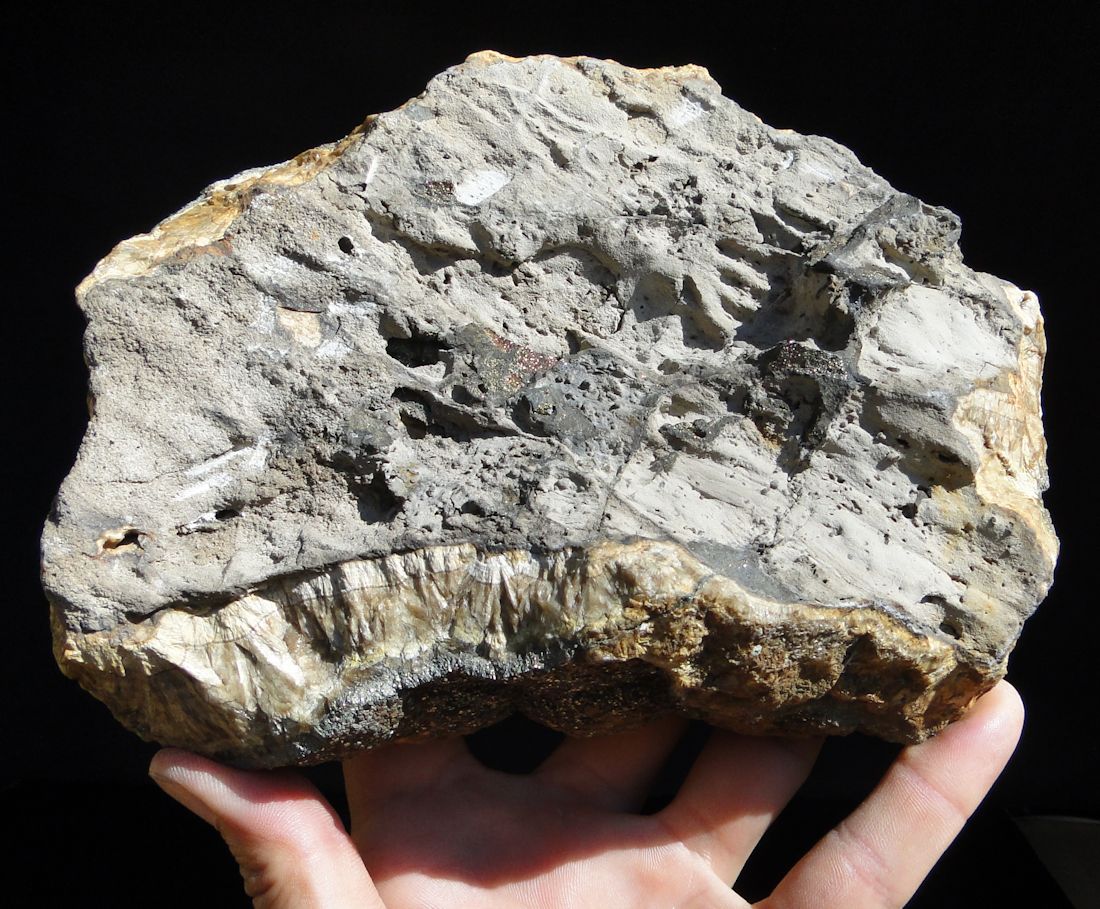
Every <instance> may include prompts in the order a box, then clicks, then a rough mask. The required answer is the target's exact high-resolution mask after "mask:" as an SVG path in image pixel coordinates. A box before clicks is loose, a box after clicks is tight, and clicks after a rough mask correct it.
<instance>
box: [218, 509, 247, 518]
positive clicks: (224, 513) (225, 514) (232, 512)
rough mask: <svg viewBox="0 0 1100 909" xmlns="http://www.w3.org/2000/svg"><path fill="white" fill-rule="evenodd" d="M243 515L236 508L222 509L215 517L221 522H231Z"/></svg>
mask: <svg viewBox="0 0 1100 909" xmlns="http://www.w3.org/2000/svg"><path fill="white" fill-rule="evenodd" d="M240 516H241V513H240V512H239V511H238V510H237V509H236V508H222V509H220V510H218V511H215V512H214V517H215V518H217V519H218V520H219V521H231V520H233V518H239V517H240Z"/></svg>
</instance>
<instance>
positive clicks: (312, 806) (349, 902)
mask: <svg viewBox="0 0 1100 909" xmlns="http://www.w3.org/2000/svg"><path fill="white" fill-rule="evenodd" d="M149 775H150V776H151V777H152V778H153V780H154V781H155V782H156V783H157V785H158V786H160V788H161V789H163V790H164V791H165V792H167V793H168V794H169V795H170V796H172V798H174V799H175V800H176V801H178V802H180V804H182V805H183V806H184V807H186V808H189V809H190V810H191V811H193V812H194V813H195V814H197V815H198V816H199V817H201V818H202V819H203V820H205V821H207V822H208V823H210V824H213V825H214V827H216V828H217V830H218V832H219V833H220V834H221V835H222V837H223V839H225V842H226V844H227V845H228V846H229V849H230V851H231V852H232V853H233V857H234V858H235V859H236V860H237V863H238V864H239V865H240V867H241V876H242V877H243V878H244V887H245V891H246V892H247V893H248V895H249V896H250V897H251V898H252V901H253V904H254V905H255V906H256V907H257V909H344V907H348V909H351V907H355V909H383V905H382V899H381V897H380V896H379V895H378V891H377V890H376V889H375V887H374V884H373V882H372V881H371V879H370V875H368V874H367V870H366V868H365V867H364V866H363V862H362V859H361V858H360V857H359V853H358V852H357V851H356V849H355V846H354V845H353V844H352V842H351V839H350V838H349V837H348V835H347V833H346V832H345V830H344V827H343V824H341V822H340V818H339V817H338V816H337V814H336V812H335V811H333V809H332V807H331V806H330V805H329V804H328V802H326V801H325V799H324V797H323V796H322V795H321V793H320V792H318V791H317V789H316V787H315V786H313V784H312V783H310V782H309V781H308V780H306V779H305V778H304V777H303V776H301V775H300V774H296V773H291V772H286V771H281V772H273V771H248V770H236V769H234V768H232V767H226V766H224V765H222V764H218V763H216V762H214V761H210V760H207V759H206V758H202V757H199V756H198V755H197V754H191V753H190V752H188V751H181V750H179V749H177V748H165V749H162V750H161V751H159V752H158V753H157V754H156V756H155V757H154V758H153V761H152V764H150V766H149Z"/></svg>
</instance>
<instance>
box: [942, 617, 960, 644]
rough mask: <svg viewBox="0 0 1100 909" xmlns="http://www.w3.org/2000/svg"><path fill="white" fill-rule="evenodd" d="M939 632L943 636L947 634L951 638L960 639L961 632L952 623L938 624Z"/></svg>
mask: <svg viewBox="0 0 1100 909" xmlns="http://www.w3.org/2000/svg"><path fill="white" fill-rule="evenodd" d="M940 631H942V632H943V633H944V634H949V635H951V637H953V638H955V639H956V640H958V639H959V638H961V637H962V630H961V629H960V628H959V626H958V625H956V624H955V623H954V622H948V621H946V620H945V621H943V622H940Z"/></svg>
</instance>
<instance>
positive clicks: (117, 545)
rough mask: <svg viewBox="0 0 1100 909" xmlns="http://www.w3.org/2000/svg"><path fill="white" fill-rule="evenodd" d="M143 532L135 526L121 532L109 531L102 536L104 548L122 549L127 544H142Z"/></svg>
mask: <svg viewBox="0 0 1100 909" xmlns="http://www.w3.org/2000/svg"><path fill="white" fill-rule="evenodd" d="M141 537H142V533H141V531H140V530H138V529H137V528H135V527H128V528H126V529H125V530H124V531H122V532H121V533H120V532H119V531H117V530H116V531H108V532H107V533H105V534H104V535H103V536H102V537H100V541H101V548H102V549H122V548H124V547H126V546H139V547H140V546H141Z"/></svg>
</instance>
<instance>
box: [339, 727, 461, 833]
mask: <svg viewBox="0 0 1100 909" xmlns="http://www.w3.org/2000/svg"><path fill="white" fill-rule="evenodd" d="M481 770H483V768H482V766H481V764H479V763H478V761H477V759H476V758H475V757H474V756H473V755H472V754H470V751H469V749H468V748H467V747H466V742H465V741H464V740H463V739H461V738H449V739H436V740H432V741H427V742H423V743H400V744H396V745H386V746H384V747H382V748H377V749H374V750H373V751H361V752H359V753H358V754H355V755H352V756H351V757H349V758H346V759H345V760H344V786H345V789H346V791H347V797H348V805H349V807H350V808H351V814H352V817H357V816H362V815H365V814H366V810H365V809H368V808H369V807H370V806H371V805H372V804H373V803H375V802H378V801H382V800H388V799H392V798H394V797H396V796H401V795H403V794H405V793H411V792H421V791H424V790H427V789H431V788H433V787H436V786H446V785H448V784H450V783H451V782H453V781H455V780H457V779H459V778H460V777H462V776H464V775H467V774H472V773H477V772H479V771H481Z"/></svg>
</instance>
